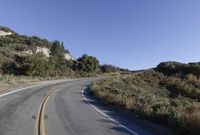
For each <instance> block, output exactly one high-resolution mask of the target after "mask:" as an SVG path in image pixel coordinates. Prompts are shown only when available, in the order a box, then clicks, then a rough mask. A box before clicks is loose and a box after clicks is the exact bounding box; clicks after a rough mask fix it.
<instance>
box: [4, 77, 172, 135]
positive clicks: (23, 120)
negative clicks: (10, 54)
mask: <svg viewBox="0 0 200 135" xmlns="http://www.w3.org/2000/svg"><path fill="white" fill-rule="evenodd" d="M97 79H100V78H87V79H80V80H71V81H69V80H68V81H67V80H66V81H51V82H50V83H48V84H43V85H40V86H34V87H30V88H27V89H24V90H22V91H17V92H14V93H11V94H8V95H4V96H1V97H0V135H167V134H170V132H169V131H168V130H166V129H163V128H161V127H159V126H157V125H154V124H152V123H149V122H146V121H144V120H139V119H137V118H133V117H131V118H130V117H129V116H127V115H126V114H124V113H123V112H121V111H119V112H118V111H116V109H114V108H112V109H111V108H107V107H105V106H104V105H103V104H101V102H100V101H98V100H97V99H95V98H94V97H93V96H92V95H91V94H90V92H89V91H88V90H87V89H85V88H87V86H88V85H89V84H90V83H91V82H92V81H94V80H97Z"/></svg>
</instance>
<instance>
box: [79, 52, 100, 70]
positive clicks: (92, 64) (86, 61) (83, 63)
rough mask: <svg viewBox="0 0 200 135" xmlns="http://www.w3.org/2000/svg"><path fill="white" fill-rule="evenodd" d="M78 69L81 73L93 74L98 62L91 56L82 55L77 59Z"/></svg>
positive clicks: (97, 67)
mask: <svg viewBox="0 0 200 135" xmlns="http://www.w3.org/2000/svg"><path fill="white" fill-rule="evenodd" d="M78 62H79V63H78V68H79V70H80V71H83V72H95V71H97V69H99V61H98V60H97V59H96V58H95V57H92V56H88V55H86V54H84V55H83V56H82V57H80V58H79V59H78Z"/></svg>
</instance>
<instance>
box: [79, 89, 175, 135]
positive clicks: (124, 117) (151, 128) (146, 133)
mask: <svg viewBox="0 0 200 135" xmlns="http://www.w3.org/2000/svg"><path fill="white" fill-rule="evenodd" d="M79 94H81V96H82V92H80V93H79ZM84 96H85V97H86V98H87V100H88V101H85V100H84V99H83V100H82V101H81V102H82V103H85V104H88V102H89V104H91V105H94V106H95V107H97V108H98V109H99V110H101V111H102V112H103V113H104V114H106V115H108V116H109V117H111V118H112V119H114V120H116V121H117V122H119V123H120V124H122V125H124V126H126V127H127V128H129V129H131V130H132V131H134V132H136V133H137V134H138V135H173V133H172V131H170V130H169V129H167V128H164V127H161V126H159V125H156V124H155V123H152V122H149V121H146V120H144V119H141V118H138V117H136V116H134V115H130V113H127V112H126V111H125V110H122V109H121V108H119V107H116V106H111V105H105V104H104V103H103V102H102V101H100V100H99V99H98V98H96V97H94V95H93V94H92V93H91V91H90V89H89V88H88V87H86V89H85V90H84ZM99 121H100V122H106V123H114V124H115V125H116V126H114V127H112V130H115V131H118V132H120V133H123V134H124V133H126V134H130V135H134V134H133V133H131V132H129V131H128V130H126V129H125V128H123V127H122V126H120V125H118V124H116V123H115V122H113V121H111V120H109V119H108V120H104V119H102V120H99Z"/></svg>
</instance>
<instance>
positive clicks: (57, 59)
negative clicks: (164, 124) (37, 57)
mask: <svg viewBox="0 0 200 135" xmlns="http://www.w3.org/2000/svg"><path fill="white" fill-rule="evenodd" d="M50 51H51V53H50V61H51V62H52V63H53V64H54V65H55V69H60V68H62V67H63V66H64V65H65V63H66V62H65V50H64V45H63V44H61V43H60V42H59V41H57V40H56V41H54V42H53V46H52V48H51V50H50Z"/></svg>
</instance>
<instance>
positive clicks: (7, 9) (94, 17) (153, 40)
mask: <svg viewBox="0 0 200 135" xmlns="http://www.w3.org/2000/svg"><path fill="white" fill-rule="evenodd" d="M0 25H3V26H8V27H10V28H12V29H14V30H15V31H16V32H18V33H20V34H25V35H38V36H40V37H43V38H47V39H49V40H51V41H52V40H55V39H58V40H61V41H64V43H65V47H66V48H67V49H69V50H70V52H71V54H72V55H74V56H75V57H79V56H81V55H82V54H83V53H87V54H89V55H93V56H96V57H97V58H98V59H99V60H100V62H101V63H102V64H104V63H107V64H108V63H109V64H114V65H117V66H120V67H123V68H129V69H142V68H149V67H154V66H156V65H157V64H158V63H159V62H161V61H169V60H170V61H180V62H190V61H200V1H199V0H1V8H0Z"/></svg>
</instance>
